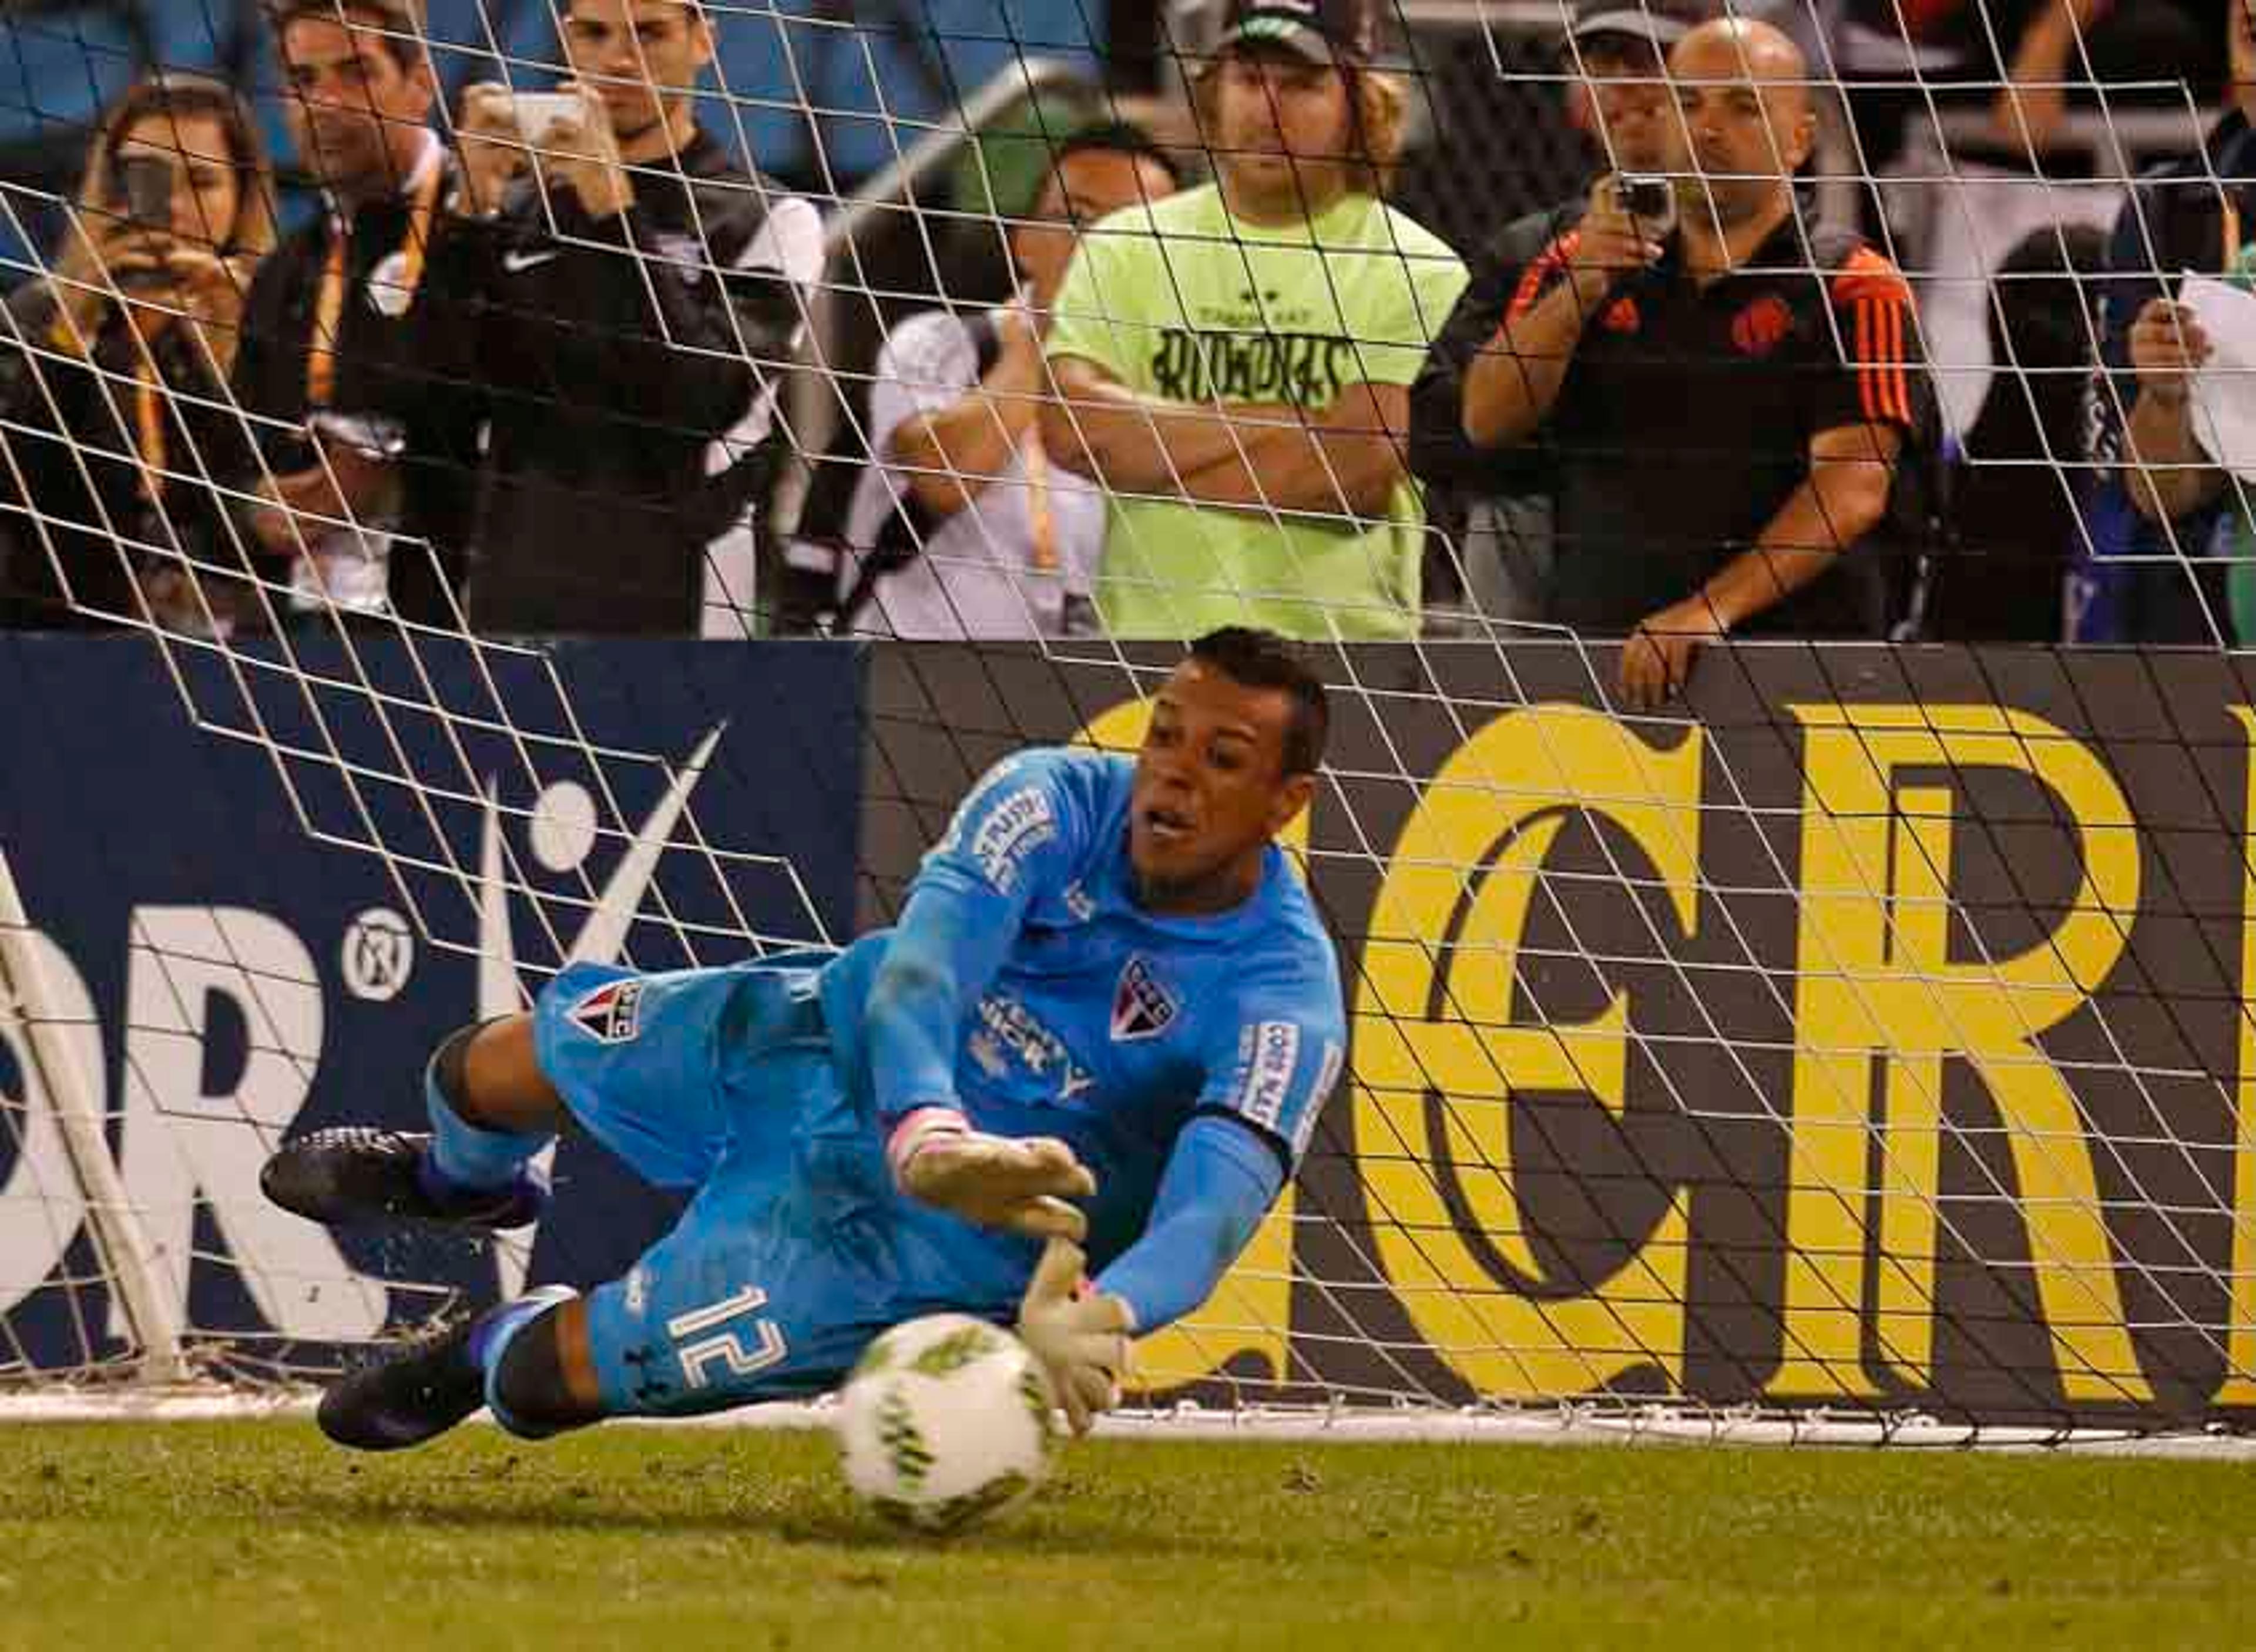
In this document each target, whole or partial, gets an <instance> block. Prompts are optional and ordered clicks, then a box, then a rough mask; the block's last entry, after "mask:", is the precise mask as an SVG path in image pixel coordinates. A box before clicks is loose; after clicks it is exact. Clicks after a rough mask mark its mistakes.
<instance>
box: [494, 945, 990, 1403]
mask: <svg viewBox="0 0 2256 1652" xmlns="http://www.w3.org/2000/svg"><path fill="white" fill-rule="evenodd" d="M833 956H835V955H833V954H829V953H793V954H787V955H780V956H778V957H773V958H771V959H765V960H763V961H761V962H760V963H758V964H740V965H734V966H730V967H728V968H724V969H714V970H683V971H672V972H668V973H663V974H654V975H641V974H637V973H635V972H634V971H629V970H622V969H616V968H612V967H610V966H608V965H602V964H575V965H574V966H573V967H572V968H570V969H568V970H566V971H564V972H563V973H562V974H561V975H560V976H558V977H557V978H555V980H554V981H553V982H552V983H550V985H549V986H548V989H547V990H546V992H543V993H542V994H541V995H540V1001H539V1005H538V1006H536V1007H535V1010H534V1022H533V1026H534V1040H535V1050H536V1053H537V1055H538V1058H539V1063H540V1069H541V1071H542V1072H543V1073H544V1074H546V1076H547V1077H548V1079H549V1082H550V1083H552V1084H554V1085H555V1086H556V1088H557V1090H558V1091H559V1092H560V1094H561V1095H562V1096H563V1098H564V1100H565V1103H566V1105H568V1107H569V1108H570V1109H571V1112H572V1115H573V1117H574V1118H575V1119H576V1120H578V1121H579V1123H580V1124H581V1125H582V1126H584V1127H585V1128H586V1129H587V1131H588V1133H589V1134H590V1135H592V1136H594V1137H595V1138H596V1140H599V1141H601V1142H602V1143H603V1146H604V1147H607V1148H609V1149H610V1151H611V1152H612V1153H614V1154H617V1156H618V1157H619V1158H620V1159H622V1160H624V1161H625V1162H626V1163H627V1164H628V1165H629V1166H631V1168H633V1169H634V1171H635V1172H636V1174H637V1175H640V1176H642V1177H643V1178H644V1179H645V1181H648V1182H651V1183H653V1184H655V1185H657V1186H659V1187H666V1188H677V1189H694V1190H695V1191H694V1197H692V1198H691V1200H690V1203H689V1206H688V1208H687V1210H686V1211H683V1212H682V1215H681V1218H680V1221H679V1222H677V1223H676V1224H675V1225H674V1228H673V1232H670V1233H668V1234H667V1235H666V1237H665V1238H664V1239H660V1240H659V1242H658V1243H657V1244H656V1245H654V1246H652V1247H651V1248H650V1249H649V1250H648V1251H646V1252H645V1253H644V1254H643V1256H642V1258H641V1259H640V1260H638V1261H637V1262H636V1264H635V1265H634V1267H631V1268H630V1269H629V1270H628V1271H627V1273H626V1274H625V1276H624V1278H622V1279H617V1280H614V1281H611V1282H610V1284H607V1285H604V1286H602V1287H600V1288H597V1289H596V1290H595V1291H593V1292H591V1293H590V1294H589V1299H588V1303H589V1337H590V1342H591V1344H592V1345H593V1349H594V1352H595V1360H596V1375H597V1377H598V1380H600V1382H601V1385H602V1388H603V1401H604V1404H605V1407H606V1408H607V1409H608V1410H610V1412H611V1413H612V1414H614V1415H689V1414H693V1413H697V1412H702V1411H713V1410H721V1409H724V1408H728V1407H730V1406H737V1405H744V1404H750V1403H751V1402H753V1401H759V1400H772V1399H787V1398H792V1397H794V1396H800V1395H805V1394H814V1393H820V1392H821V1391H822V1390H824V1389H827V1388H829V1387H834V1386H835V1384H836V1383H837V1381H838V1380H839V1379H840V1378H841V1377H842V1376H843V1375H844V1374H845V1373H846V1372H847V1371H849V1370H850V1369H851V1368H852V1366H853V1364H854V1361H855V1360H856V1359H858V1358H860V1356H861V1352H862V1350H863V1349H864V1347H866V1346H867V1345H869V1343H870V1341H871V1338H874V1337H876V1336H877V1335H878V1333H879V1332H881V1331H885V1329H886V1328H887V1327H889V1326H891V1325H894V1324H899V1323H900V1322H901V1321H902V1320H904V1319H910V1318H913V1317H917V1316H918V1315H920V1314H926V1313H936V1312H941V1311H945V1310H955V1311H960V1312H966V1313H974V1314H981V1315H983V1316H985V1317H990V1318H994V1319H998V1320H1007V1319H1008V1318H1009V1317H1011V1315H1012V1313H1013V1312H1014V1311H1015V1310H1016V1307H1017V1302H1018V1295H1019V1290H1020V1288H1022V1287H1023V1285H1024V1282H1025V1280H1026V1275H1027V1273H1028V1272H1029V1271H1030V1269H1031V1267H1032V1261H1033V1246H1031V1245H1030V1244H1028V1243H1027V1242H1026V1241H1024V1240H1019V1239H1012V1238H1010V1237H1008V1236H1005V1235H998V1234H992V1233H987V1232H980V1231H978V1230H975V1229H973V1228H971V1227H969V1226H968V1225H965V1224H963V1223H962V1222H959V1221H957V1220H955V1218H951V1217H947V1216H944V1215H942V1214H941V1213H940V1212H938V1211H930V1210H927V1209H926V1208H925V1207H923V1206H921V1205H919V1204H914V1203H913V1202H912V1201H910V1200H908V1199H906V1198H905V1197H903V1196H902V1195H900V1194H899V1193H898V1192H897V1191H896V1190H894V1188H893V1185H892V1176H891V1175H890V1173H889V1172H888V1170H887V1168H886V1166H885V1154H884V1149H883V1144H882V1140H881V1138H880V1135H879V1132H878V1123H877V1120H876V1119H875V1118H874V1117H873V1116H872V1113H871V1109H870V1106H869V1105H868V1103H867V1102H866V1100H857V1098H856V1097H855V1095H854V1094H853V1092H852V1090H851V1089H850V1086H848V1085H847V1084H844V1083H842V1080H841V1078H840V1076H839V1073H838V1070H837V1068H836V1066H835V1063H834V1062H833V1060H832V1054H831V1045H830V1041H829V1037H828V1033H827V1031H826V1029H825V1027H824V1024H823V1018H822V1010H821V998H820V996H819V994H818V992H817V986H818V984H819V982H820V979H821V970H822V966H823V965H824V964H827V963H828V960H829V959H830V958H831V957H833Z"/></svg>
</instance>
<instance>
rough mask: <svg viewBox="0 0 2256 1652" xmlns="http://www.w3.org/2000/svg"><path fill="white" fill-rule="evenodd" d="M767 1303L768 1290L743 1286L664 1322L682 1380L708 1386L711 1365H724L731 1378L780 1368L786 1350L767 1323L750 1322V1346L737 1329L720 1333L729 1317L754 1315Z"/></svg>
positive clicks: (780, 1336) (779, 1334)
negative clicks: (731, 1293)
mask: <svg viewBox="0 0 2256 1652" xmlns="http://www.w3.org/2000/svg"><path fill="white" fill-rule="evenodd" d="M767 1301H768V1294H767V1292H765V1291H764V1290H762V1289H760V1288H759V1287H758V1286H757V1285H747V1286H745V1287H744V1289H742V1290H740V1291H738V1292H737V1293H736V1294H735V1295H731V1296H723V1298H722V1299H721V1300H720V1301H719V1302H716V1303H709V1304H708V1305H707V1306H705V1307H703V1308H697V1309H693V1310H690V1311H689V1312H688V1313H686V1314H676V1315H675V1316H674V1317H673V1318H671V1319H669V1320H667V1321H666V1335H667V1336H669V1337H671V1338H673V1344H674V1353H675V1356H676V1358H678V1359H680V1361H681V1380H683V1381H684V1382H686V1383H687V1384H688V1385H689V1386H690V1387H693V1388H702V1387H707V1386H708V1385H709V1384H710V1383H711V1382H712V1380H713V1377H712V1370H711V1367H713V1366H716V1365H721V1366H727V1367H728V1373H729V1375H730V1376H732V1377H749V1376H753V1375H756V1374H757V1373H760V1372H763V1371H765V1370H766V1369H767V1368H768V1367H769V1366H773V1365H778V1364H780V1363H781V1362H782V1360H783V1358H784V1356H785V1355H786V1353H788V1352H790V1350H789V1349H787V1348H786V1347H785V1346H784V1340H783V1332H782V1331H779V1330H777V1329H776V1324H775V1321H773V1320H772V1319H755V1320H753V1321H752V1324H751V1331H752V1333H753V1336H754V1338H756V1341H755V1343H754V1345H752V1346H750V1347H747V1346H746V1345H745V1343H744V1338H743V1336H742V1335H740V1334H739V1331H736V1330H723V1329H722V1328H723V1326H725V1325H727V1324H729V1322H730V1320H732V1319H742V1318H744V1317H747V1316H748V1315H751V1314H755V1313H758V1311H759V1310H761V1309H763V1308H765V1307H766V1306H767ZM708 1332H710V1333H712V1334H710V1335H708V1334H707V1333H708ZM692 1338H694V1340H692Z"/></svg>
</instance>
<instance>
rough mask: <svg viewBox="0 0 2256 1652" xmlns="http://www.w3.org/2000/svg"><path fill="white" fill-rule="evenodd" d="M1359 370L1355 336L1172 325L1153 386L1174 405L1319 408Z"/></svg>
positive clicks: (1156, 358)
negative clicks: (1262, 404)
mask: <svg viewBox="0 0 2256 1652" xmlns="http://www.w3.org/2000/svg"><path fill="white" fill-rule="evenodd" d="M1362 376H1363V375H1362V374H1361V373H1359V372H1357V371H1356V344H1355V341H1354V340H1353V339H1351V338H1337V337H1331V336H1328V335H1323V334H1320V333H1267V332H1247V331H1242V330H1239V329H1237V328H1216V329H1214V330H1211V331H1209V330H1205V329H1202V328H1187V327H1170V328H1165V329H1163V330H1162V331H1161V332H1160V345H1159V348H1158V349H1156V350H1154V351H1153V354H1152V382H1153V385H1156V386H1157V387H1158V389H1159V392H1160V394H1161V395H1163V396H1167V397H1168V398H1170V399H1173V400H1175V401H1215V400H1221V401H1283V402H1290V403H1292V404H1293V405H1294V406H1296V407H1322V406H1325V405H1327V404H1328V403H1329V402H1330V401H1331V400H1333V399H1334V398H1336V396H1338V394H1339V391H1340V386H1341V385H1343V384H1346V383H1349V382H1350V379H1351V378H1361V377H1362Z"/></svg>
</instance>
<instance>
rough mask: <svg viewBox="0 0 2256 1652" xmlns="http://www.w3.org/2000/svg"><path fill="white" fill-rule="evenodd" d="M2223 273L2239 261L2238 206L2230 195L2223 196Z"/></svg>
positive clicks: (2230, 269) (2228, 273)
mask: <svg viewBox="0 0 2256 1652" xmlns="http://www.w3.org/2000/svg"><path fill="white" fill-rule="evenodd" d="M2239 262H2240V208H2239V206H2238V203H2236V202H2235V201H2233V199H2232V197H2231V195H2227V196H2225V198H2224V273H2225V274H2227V275H2231V273H2232V266H2233V265H2236V264H2238V263H2239Z"/></svg>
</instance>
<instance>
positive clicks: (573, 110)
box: [510, 91, 588, 149]
mask: <svg viewBox="0 0 2256 1652" xmlns="http://www.w3.org/2000/svg"><path fill="white" fill-rule="evenodd" d="M510 101H511V105H512V106H513V107H514V109H516V112H517V135H518V138H519V139H520V140H521V141H522V142H523V143H524V145H525V147H526V148H527V149H546V147H547V146H548V144H549V141H550V139H551V138H553V135H554V133H555V131H556V129H557V128H558V127H559V126H562V125H565V124H569V123H574V122H579V121H584V120H585V119H587V117H588V104H587V99H586V98H585V96H584V95H582V94H581V93H579V92H577V91H571V92H518V93H517V94H515V95H513V96H512V97H511V100H510Z"/></svg>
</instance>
